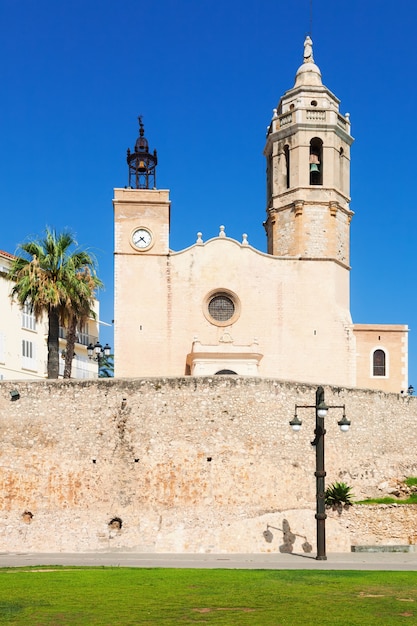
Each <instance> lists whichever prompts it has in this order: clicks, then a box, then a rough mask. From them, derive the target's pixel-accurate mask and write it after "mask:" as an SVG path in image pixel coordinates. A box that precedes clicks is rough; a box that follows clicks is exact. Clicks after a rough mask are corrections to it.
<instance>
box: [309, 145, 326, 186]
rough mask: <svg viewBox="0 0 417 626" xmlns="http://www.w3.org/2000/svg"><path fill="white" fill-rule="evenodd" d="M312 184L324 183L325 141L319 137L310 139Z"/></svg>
mask: <svg viewBox="0 0 417 626" xmlns="http://www.w3.org/2000/svg"><path fill="white" fill-rule="evenodd" d="M309 167H310V185H322V184H323V142H322V140H321V139H319V138H318V137H314V139H312V140H311V141H310V159H309Z"/></svg>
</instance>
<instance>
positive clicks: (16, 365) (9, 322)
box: [0, 250, 99, 380]
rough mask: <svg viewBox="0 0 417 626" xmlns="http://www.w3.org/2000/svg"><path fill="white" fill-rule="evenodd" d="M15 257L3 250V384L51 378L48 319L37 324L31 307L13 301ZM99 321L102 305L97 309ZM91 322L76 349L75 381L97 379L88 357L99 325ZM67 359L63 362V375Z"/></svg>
mask: <svg viewBox="0 0 417 626" xmlns="http://www.w3.org/2000/svg"><path fill="white" fill-rule="evenodd" d="M13 258H14V256H13V255H12V254H10V253H9V252H4V251H2V250H0V380H27V379H38V378H46V376H47V357H48V349H47V337H48V319H47V316H46V315H45V317H44V318H42V320H41V321H38V322H37V321H36V320H35V316H34V315H33V313H32V312H31V310H30V307H29V306H27V305H26V306H24V307H23V308H21V307H20V305H19V304H17V302H15V301H12V300H11V298H10V292H11V287H12V285H11V283H10V281H9V280H7V279H6V274H7V272H8V271H9V268H10V265H11V262H12V260H13ZM94 309H95V311H96V315H97V320H98V311H99V303H98V301H96V303H95V307H94ZM97 320H93V319H90V320H88V322H87V324H85V326H84V327H82V328H80V329H79V331H78V335H77V343H76V345H75V356H74V361H73V365H72V378H97V376H98V364H97V362H96V361H92V360H90V359H89V358H88V355H87V346H88V345H89V344H90V343H93V344H95V343H96V342H97V340H98V321H97ZM65 336H66V331H65V329H64V328H61V329H60V339H59V350H60V353H61V355H63V354H64V353H65V352H64V351H65V347H66V340H65ZM63 373H64V358H61V359H60V375H61V376H62V375H63Z"/></svg>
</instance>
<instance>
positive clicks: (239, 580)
mask: <svg viewBox="0 0 417 626" xmlns="http://www.w3.org/2000/svg"><path fill="white" fill-rule="evenodd" d="M407 623H408V624H417V572H357V571H337V572H336V571H319V572H315V571H314V572H312V571H310V570H308V571H306V570H295V571H288V570H218V569H216V570H198V569H133V568H109V567H103V568H67V567H53V568H52V567H34V568H13V569H0V624H25V625H26V626H28V625H29V626H37V625H45V624H47V625H54V626H57V625H67V624H86V625H95V624H100V625H107V624H108V625H112V626H114V625H117V626H119V625H120V626H124V625H128V624H135V625H141V624H156V625H159V624H161V625H163V624H233V625H237V626H244V625H245V624H259V625H262V626H269V625H274V626H278V625H280V624H292V625H294V626H296V625H298V624H312V625H313V624H314V625H315V624H320V625H322V624H331V625H332V626H334V625H338V624H345V625H346V626H352V625H354V624H361V625H362V626H363V625H364V624H379V625H382V624H387V625H390V626H391V625H392V624H407Z"/></svg>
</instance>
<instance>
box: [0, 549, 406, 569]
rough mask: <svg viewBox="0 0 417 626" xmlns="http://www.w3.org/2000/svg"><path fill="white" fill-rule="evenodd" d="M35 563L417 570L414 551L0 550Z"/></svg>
mask: <svg viewBox="0 0 417 626" xmlns="http://www.w3.org/2000/svg"><path fill="white" fill-rule="evenodd" d="M34 565H51V566H52V565H64V566H65V565H71V566H109V567H143V568H155V567H163V568H167V567H170V568H196V569H198V568H201V569H219V568H220V569H276V570H279V569H309V570H389V571H395V570H397V571H401V570H403V571H417V552H407V553H405V552H404V553H403V552H401V553H398V552H360V553H355V552H346V553H337V554H328V555H327V561H316V559H315V558H314V555H305V554H294V553H292V554H186V553H184V554H156V553H153V554H140V553H137V552H84V553H64V552H60V553H53V554H52V553H48V554H46V553H17V552H16V553H0V567H26V566H34Z"/></svg>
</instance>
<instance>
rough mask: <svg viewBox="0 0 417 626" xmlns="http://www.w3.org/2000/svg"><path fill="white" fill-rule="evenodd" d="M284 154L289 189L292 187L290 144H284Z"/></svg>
mask: <svg viewBox="0 0 417 626" xmlns="http://www.w3.org/2000/svg"><path fill="white" fill-rule="evenodd" d="M284 156H285V176H286V179H285V180H286V185H287V189H289V188H290V147H289V146H288V145H285V146H284Z"/></svg>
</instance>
